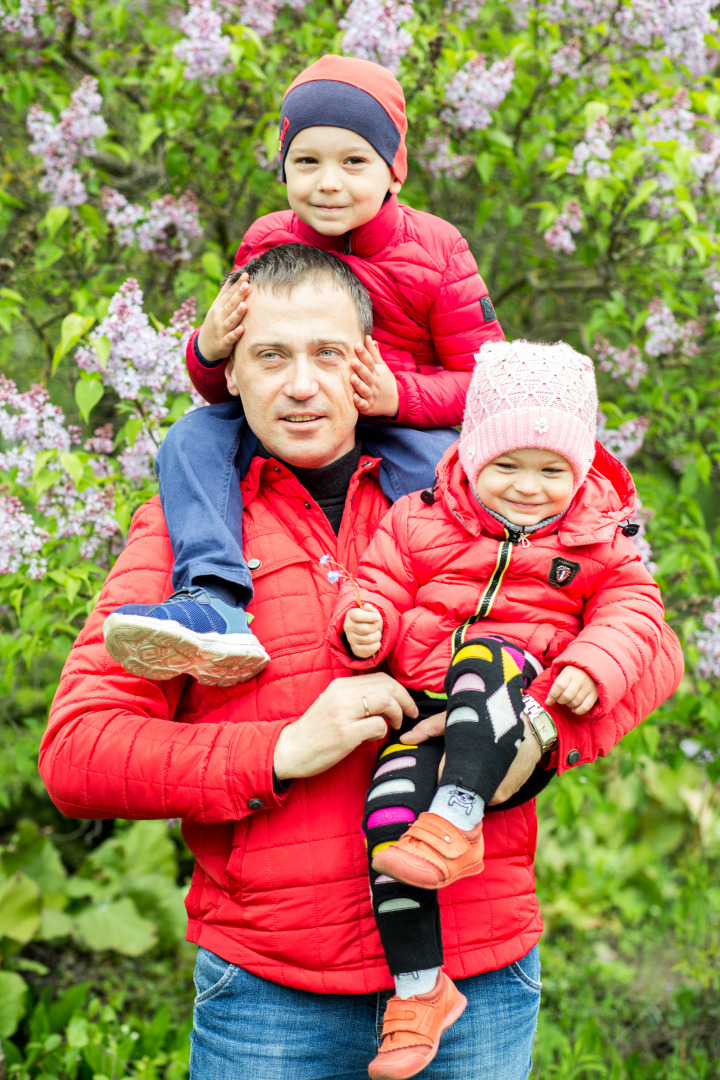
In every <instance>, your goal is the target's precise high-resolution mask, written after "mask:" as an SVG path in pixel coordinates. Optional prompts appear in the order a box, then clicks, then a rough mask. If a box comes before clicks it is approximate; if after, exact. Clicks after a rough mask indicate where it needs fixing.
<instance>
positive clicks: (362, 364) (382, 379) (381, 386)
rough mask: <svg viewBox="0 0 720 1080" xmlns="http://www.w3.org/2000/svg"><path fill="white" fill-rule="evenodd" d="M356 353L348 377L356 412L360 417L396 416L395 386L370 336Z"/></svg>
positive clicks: (357, 346) (396, 390) (356, 348)
mask: <svg viewBox="0 0 720 1080" xmlns="http://www.w3.org/2000/svg"><path fill="white" fill-rule="evenodd" d="M355 352H356V353H357V359H354V360H353V361H352V368H353V374H352V375H351V376H350V382H351V383H352V386H353V404H354V405H355V408H356V409H357V411H358V412H359V413H360V415H361V416H390V417H393V416H396V415H397V411H398V408H399V406H400V398H399V395H398V388H397V382H396V380H395V376H394V375H393V373H392V371H391V370H390V368H389V367H388V366H387V364H386V363H385V361H384V360H383V358H382V356H381V355H380V350H379V349H378V347H377V345H376V343H375V342H374V341H373V339H372V338H371V337H370V335H369V334H368V336H367V337H366V338H365V344H364V345H356V346H355Z"/></svg>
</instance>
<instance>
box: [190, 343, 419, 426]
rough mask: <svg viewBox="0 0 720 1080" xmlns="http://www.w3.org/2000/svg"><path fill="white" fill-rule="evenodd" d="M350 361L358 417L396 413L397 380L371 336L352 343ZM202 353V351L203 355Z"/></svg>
mask: <svg viewBox="0 0 720 1080" xmlns="http://www.w3.org/2000/svg"><path fill="white" fill-rule="evenodd" d="M355 352H356V353H357V359H354V360H353V361H352V368H353V374H352V375H351V376H350V382H351V383H352V386H353V403H354V405H355V408H356V409H357V411H358V412H359V413H360V415H361V416H390V417H393V416H396V415H397V411H398V408H399V406H400V397H399V395H398V388H397V382H396V380H395V376H394V375H393V373H392V371H391V370H390V368H389V367H388V366H387V364H386V363H385V361H384V360H383V358H382V356H381V355H380V350H379V349H378V347H377V344H376V343H375V342H374V341H373V339H372V338H371V337H370V335H369V334H368V336H367V337H366V338H365V344H364V345H356V346H355ZM204 355H205V354H204V353H203V356H204Z"/></svg>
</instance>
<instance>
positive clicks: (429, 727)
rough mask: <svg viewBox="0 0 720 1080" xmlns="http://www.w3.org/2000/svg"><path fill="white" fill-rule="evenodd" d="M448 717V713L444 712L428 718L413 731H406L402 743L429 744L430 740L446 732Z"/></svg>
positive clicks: (401, 739)
mask: <svg viewBox="0 0 720 1080" xmlns="http://www.w3.org/2000/svg"><path fill="white" fill-rule="evenodd" d="M446 715H447V714H446V713H444V712H442V713H436V714H435V715H434V716H427V717H426V718H425V719H424V720H421V721H420V723H419V724H416V725H415V727H414V728H413V729H412V730H411V731H406V732H405V734H404V735H401V736H400V742H403V743H422V742H427V740H428V739H434V738H435V736H436V735H442V734H443V732H444V731H445V718H446Z"/></svg>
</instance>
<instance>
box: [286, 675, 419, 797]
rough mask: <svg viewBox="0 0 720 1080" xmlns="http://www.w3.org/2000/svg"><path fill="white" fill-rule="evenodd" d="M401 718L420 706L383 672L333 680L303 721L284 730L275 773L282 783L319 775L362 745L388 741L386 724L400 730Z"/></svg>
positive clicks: (416, 712)
mask: <svg viewBox="0 0 720 1080" xmlns="http://www.w3.org/2000/svg"><path fill="white" fill-rule="evenodd" d="M366 702H367V710H366V708H365V703H366ZM403 714H405V715H406V716H411V717H412V716H417V714H418V710H417V705H416V704H415V702H414V701H413V699H412V698H411V697H410V695H409V694H408V692H407V690H406V689H405V687H404V686H401V685H400V683H398V682H395V680H394V679H392V678H391V677H390V676H389V675H386V674H385V673H384V672H376V673H374V674H372V675H358V676H357V677H355V678H348V679H334V680H333V681H332V682H331V683H330V685H329V686H328V687H327V688H326V689H325V690H323V692H322V694H321V695H320V697H319V698H318V699H317V701H316V702H315V703H314V704H313V705H311V706H310V708H309V709H308V710H307V712H305V713H303V715H302V716H301V717H300V719H299V720H296V721H295V722H294V723H292V724H288V726H287V727H286V728H283V730H282V731H281V733H280V738H279V739H278V741H277V743H276V744H275V759H274V766H275V775H276V776H277V778H278V780H294V779H298V778H300V777H303V776H317V774H318V773H322V772H325V770H326V769H330V768H332V766H333V765H337V763H338V761H342V760H343V758H346V757H347V756H348V754H350V753H352V751H353V750H355V748H356V747H358V746H359V745H360V743H362V742H365V741H366V740H368V739H384V738H385V735H386V734H387V723H386V721H387V722H389V724H390V726H391V727H394V728H399V727H400V725H401V724H402V718H403Z"/></svg>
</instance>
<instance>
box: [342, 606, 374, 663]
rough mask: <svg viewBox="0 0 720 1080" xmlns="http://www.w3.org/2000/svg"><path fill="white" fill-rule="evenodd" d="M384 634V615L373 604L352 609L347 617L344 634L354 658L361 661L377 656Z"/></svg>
mask: <svg viewBox="0 0 720 1080" xmlns="http://www.w3.org/2000/svg"><path fill="white" fill-rule="evenodd" d="M382 632H383V621H382V615H381V614H380V612H379V611H378V610H377V608H374V607H373V606H372V604H364V605H363V607H354V608H350V610H349V611H348V613H347V615H346V616H345V622H344V623H343V633H344V634H345V637H346V638H347V639H348V645H349V646H350V648H351V649H352V651H353V656H357V657H358V659H360V660H365V659H367V657H369V656H374V655H375V653H376V652H377V651H378V649H379V648H380V642H381V641H382Z"/></svg>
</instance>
